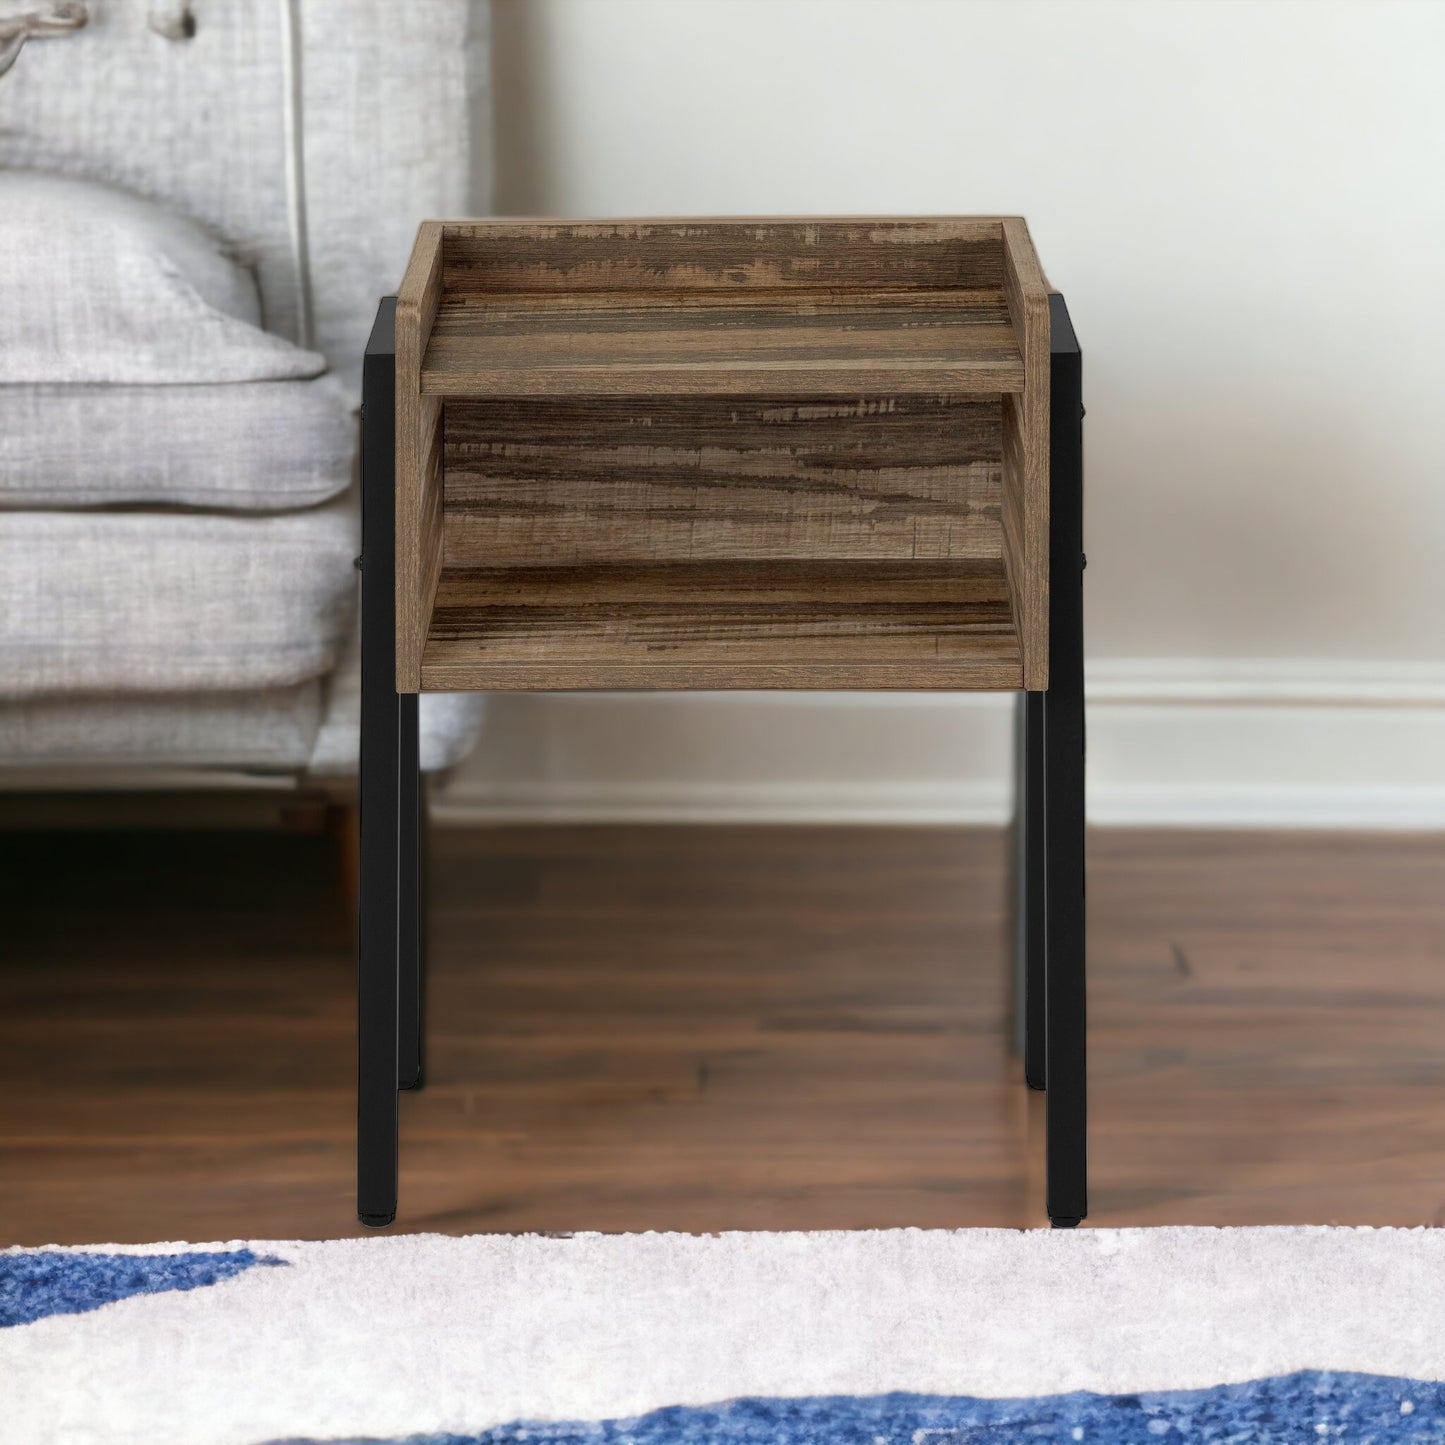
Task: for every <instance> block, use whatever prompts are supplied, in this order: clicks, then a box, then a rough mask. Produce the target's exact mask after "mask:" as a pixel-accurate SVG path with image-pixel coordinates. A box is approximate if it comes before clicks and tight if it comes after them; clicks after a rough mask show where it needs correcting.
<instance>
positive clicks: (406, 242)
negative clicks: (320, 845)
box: [0, 0, 488, 788]
mask: <svg viewBox="0 0 1445 1445" xmlns="http://www.w3.org/2000/svg"><path fill="white" fill-rule="evenodd" d="M487 19H488V16H487V8H486V5H485V4H484V3H469V0H424V3H420V4H404V5H402V4H396V3H394V0H226V3H217V4H198V5H195V6H194V7H192V6H191V5H188V4H184V3H180V0H171V3H161V0H89V3H87V4H76V3H66V4H59V3H57V4H53V5H51V6H50V7H48V9H47V6H46V3H45V0H18V3H15V0H0V41H4V44H3V46H0V50H3V59H4V63H5V65H6V67H7V68H6V69H4V71H3V73H0V781H3V783H4V785H5V786H8V787H12V788H14V787H25V786H26V785H27V780H32V779H36V778H39V777H40V776H42V775H44V776H45V778H46V779H47V780H53V779H54V778H55V776H56V775H57V774H61V775H68V776H87V777H88V776H104V777H106V778H108V779H116V778H118V779H121V780H123V782H124V785H126V786H138V787H139V786H144V785H145V784H146V781H147V780H148V779H159V778H161V777H165V778H166V779H168V780H172V781H173V780H174V779H175V777H176V775H177V774H178V773H180V774H184V775H186V776H192V775H194V776H195V777H196V778H197V779H199V780H205V779H208V778H210V779H215V778H218V777H219V776H221V775H226V776H227V778H228V780H231V781H234V780H237V779H242V780H244V779H248V778H254V779H257V780H258V781H265V782H266V783H267V784H268V785H269V786H273V787H274V786H275V785H276V780H277V779H281V780H283V781H284V780H295V781H296V782H298V783H301V782H305V781H308V780H322V781H324V780H327V779H335V778H345V777H346V776H347V775H348V774H351V773H354V771H355V766H356V752H357V731H358V724H357V715H358V686H357V646H356V611H357V609H356V596H357V573H356V571H355V567H354V560H355V557H356V554H357V552H358V550H359V546H358V537H357V530H358V522H357V505H356V485H355V475H354V474H355V452H356V436H357V427H356V408H357V404H358V401H359V394H360V372H361V358H362V353H363V349H364V346H365V342H366V336H367V333H368V331H369V328H370V325H371V322H372V319H373V317H374V314H375V309H376V304H377V301H378V298H379V297H381V296H382V295H384V294H387V293H389V292H392V291H394V290H395V288H396V285H397V283H398V281H399V279H400V276H401V272H402V270H403V267H404V265H405V261H406V258H407V255H408V253H409V250H410V246H411V242H412V238H413V235H414V232H415V228H416V224H417V222H418V221H420V220H421V219H423V218H425V217H429V216H436V215H455V214H465V213H469V212H472V211H475V210H477V209H480V208H481V207H482V206H483V205H484V203H485V196H484V195H479V194H478V186H477V178H478V177H479V176H484V174H485V170H486V161H487V157H486V154H485V138H486V115H487V112H486V94H487V79H488V73H487V68H486V67H487V44H486V42H487ZM481 706H482V700H481V699H480V698H477V697H468V696H431V697H427V698H424V699H423V702H422V720H421V730H422V737H421V751H422V766H423V767H424V768H426V769H428V770H431V771H435V770H437V769H442V768H446V767H449V766H451V765H452V764H454V763H455V762H456V761H458V760H459V759H460V758H461V757H462V756H463V755H464V754H465V752H466V751H467V750H468V749H469V748H470V747H471V746H472V744H473V742H474V741H475V738H476V736H477V733H478V729H479V726H480V718H481Z"/></svg>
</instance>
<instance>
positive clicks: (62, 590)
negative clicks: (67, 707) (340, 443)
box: [0, 497, 357, 697]
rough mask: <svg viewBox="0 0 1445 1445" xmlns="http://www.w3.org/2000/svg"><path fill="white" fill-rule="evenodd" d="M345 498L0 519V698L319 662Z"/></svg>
mask: <svg viewBox="0 0 1445 1445" xmlns="http://www.w3.org/2000/svg"><path fill="white" fill-rule="evenodd" d="M356 552H357V526H356V514H355V507H354V506H353V504H352V500H351V498H350V497H341V498H338V499H337V500H336V501H334V502H328V503H326V504H325V505H324V506H321V507H316V508H313V509H311V510H309V511H304V512H287V513H283V514H280V515H266V516H255V517H245V516H236V515H230V516H219V515H212V514H208V513H193V512H134V513H132V512H8V513H5V514H3V515H0V576H3V577H4V578H5V593H6V595H5V606H4V608H3V609H0V697H37V696H57V695H66V694H86V693H91V694H94V693H105V692H119V691H126V690H130V691H136V692H194V691H202V692H204V691H211V690H232V689H239V688H269V687H279V686H284V685H286V684H292V683H298V682H304V681H305V680H307V679H308V678H312V677H316V676H318V675H319V674H321V673H323V672H326V671H327V670H328V669H329V668H331V667H332V666H333V665H334V663H335V662H336V660H337V656H338V653H339V651H340V647H341V643H342V639H343V638H344V636H345V635H346V633H347V632H348V630H349V628H350V625H351V622H352V617H353V613H354V600H355V593H356V588H355V577H356V574H355V572H354V571H353V570H352V566H351V562H352V559H353V557H354V556H355V555H356Z"/></svg>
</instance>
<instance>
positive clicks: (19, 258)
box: [0, 171, 326, 384]
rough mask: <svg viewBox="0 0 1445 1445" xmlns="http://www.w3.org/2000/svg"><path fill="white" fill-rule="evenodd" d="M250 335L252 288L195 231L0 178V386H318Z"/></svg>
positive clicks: (113, 192) (133, 201) (13, 176)
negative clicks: (303, 381) (302, 381)
mask: <svg viewBox="0 0 1445 1445" xmlns="http://www.w3.org/2000/svg"><path fill="white" fill-rule="evenodd" d="M325 369H326V361H325V358H324V357H322V356H320V355H318V354H317V353H316V352H314V351H304V350H302V349H301V348H300V347H298V346H295V345H293V344H292V343H291V342H289V341H287V340H286V339H285V338H284V337H280V336H272V335H271V334H269V333H268V332H266V331H263V330H262V329H261V302H260V296H259V294H258V292H257V290H256V280H255V277H254V276H253V275H252V274H251V272H250V271H248V270H247V269H246V268H245V267H244V266H242V265H241V264H240V263H239V262H238V261H236V260H235V259H234V257H232V256H230V255H228V254H227V253H226V252H225V250H224V248H223V247H222V245H221V243H220V242H219V241H217V240H215V239H214V238H213V237H211V236H210V235H209V234H207V232H206V231H204V230H203V229H202V228H201V227H200V226H199V225H197V224H195V222H193V221H190V220H187V219H186V218H185V217H183V216H181V215H179V214H178V213H176V212H173V211H169V210H167V209H166V208H165V207H164V206H158V205H155V204H154V203H152V202H150V201H147V200H144V199H142V198H141V197H140V196H135V195H131V194H129V193H128V192H126V191H123V190H119V189H117V188H116V187H114V186H108V185H101V184H99V183H98V182H95V181H78V180H72V179H69V178H67V177H62V176H48V175H40V174H36V173H33V172H29V171H0V382H3V383H14V382H122V383H128V384H133V383H157V382H162V383H164V382H181V383H194V382H218V381H269V380H275V379H277V378H281V377H298V376H317V375H319V374H320V373H321V372H322V371H324V370H325Z"/></svg>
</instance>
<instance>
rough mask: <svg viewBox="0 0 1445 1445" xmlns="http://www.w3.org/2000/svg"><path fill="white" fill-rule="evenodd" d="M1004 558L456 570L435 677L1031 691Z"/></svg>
mask: <svg viewBox="0 0 1445 1445" xmlns="http://www.w3.org/2000/svg"><path fill="white" fill-rule="evenodd" d="M1021 676H1022V673H1021V669H1020V664H1019V657H1018V646H1017V642H1016V639H1015V636H1014V629H1013V623H1012V619H1011V617H1010V612H1009V599H1008V590H1007V584H1006V582H1005V580H1004V575H1003V566H1002V563H1000V562H998V561H984V560H980V561H974V562H967V563H915V562H908V563H883V562H879V563H870V564H869V565H867V566H857V565H855V564H852V563H832V564H829V563H819V562H812V563H787V562H771V563H770V562H748V563H740V562H724V563H716V564H706V563H692V564H687V565H681V566H669V565H661V566H647V565H638V566H624V565H617V566H609V567H588V568H575V569H569V568H549V567H531V568H526V567H504V568H497V569H485V568H459V569H451V568H448V569H447V570H446V571H445V572H443V574H442V579H441V585H440V586H439V587H438V589H437V599H436V609H435V612H434V613H433V617H432V628H431V634H430V636H429V637H428V639H427V646H426V653H425V656H424V659H423V663H422V680H423V685H424V686H425V687H426V688H428V689H429V690H432V689H434V690H437V691H445V690H459V691H510V690H520V691H544V690H548V689H573V688H669V689H675V688H676V689H687V688H870V687H877V688H955V687H966V688H979V689H1009V688H1017V687H1018V686H1019V685H1020V681H1021Z"/></svg>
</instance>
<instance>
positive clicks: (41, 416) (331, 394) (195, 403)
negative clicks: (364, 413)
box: [0, 376, 356, 511]
mask: <svg viewBox="0 0 1445 1445" xmlns="http://www.w3.org/2000/svg"><path fill="white" fill-rule="evenodd" d="M355 450H356V419H355V417H354V415H353V414H352V409H351V405H350V402H349V399H348V396H347V389H346V387H345V385H344V384H343V383H342V382H341V381H339V380H338V379H337V378H336V377H333V376H320V377H317V378H316V379H315V380H313V381H253V382H239V383H237V384H235V385H232V386H0V507H92V506H106V505H112V504H116V503H145V502H151V503H156V502H158V503H163V504H173V505H179V506H189V507H220V508H243V509H247V510H253V511H280V510H284V509H286V508H290V507H309V506H312V505H314V504H315V503H317V502H324V501H325V500H326V499H327V498H328V497H334V496H336V495H337V494H338V493H340V492H343V491H345V490H346V487H347V485H348V483H349V482H350V480H351V472H352V464H353V457H354V453H355Z"/></svg>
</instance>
